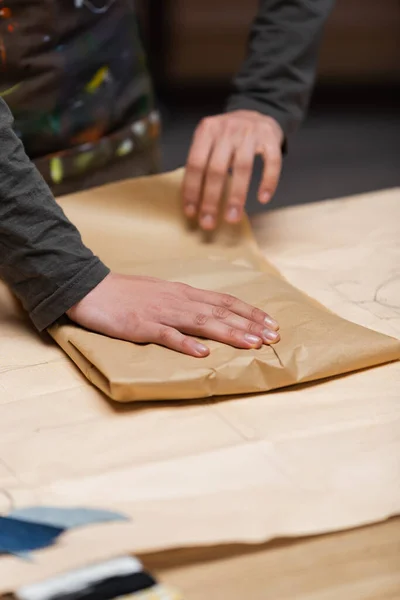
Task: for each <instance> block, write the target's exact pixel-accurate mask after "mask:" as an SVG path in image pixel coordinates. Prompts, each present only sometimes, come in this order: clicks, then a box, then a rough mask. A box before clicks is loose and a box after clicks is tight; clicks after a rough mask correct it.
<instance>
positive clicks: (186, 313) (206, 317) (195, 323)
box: [162, 302, 279, 344]
mask: <svg viewBox="0 0 400 600" xmlns="http://www.w3.org/2000/svg"><path fill="white" fill-rule="evenodd" d="M215 320H217V321H220V322H221V323H222V324H224V325H226V326H227V327H230V328H233V329H236V330H238V331H240V332H243V334H246V333H247V334H250V337H249V338H245V339H246V341H248V342H250V343H251V344H254V343H258V339H254V338H259V339H261V340H262V341H263V343H265V344H273V343H274V342H277V341H278V339H279V334H278V333H277V332H276V331H274V330H272V329H270V328H268V326H267V325H266V324H265V323H264V322H261V323H256V322H255V321H250V320H249V319H246V318H245V317H241V316H240V315H237V314H235V313H233V312H231V311H230V310H229V309H228V308H225V307H223V306H213V305H211V304H203V303H201V302H188V303H186V304H183V305H182V307H181V309H180V310H179V311H177V310H171V311H169V312H166V313H164V314H163V320H162V322H163V324H164V325H170V326H173V327H176V328H177V329H179V331H185V332H186V333H191V334H193V335H199V325H202V326H205V325H206V322H207V321H208V322H209V327H212V326H213V321H215ZM219 330H220V331H222V330H221V329H219Z"/></svg>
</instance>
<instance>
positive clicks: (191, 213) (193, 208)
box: [185, 204, 196, 217]
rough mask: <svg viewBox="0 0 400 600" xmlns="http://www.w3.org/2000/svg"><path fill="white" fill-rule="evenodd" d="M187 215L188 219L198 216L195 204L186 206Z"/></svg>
mask: <svg viewBox="0 0 400 600" xmlns="http://www.w3.org/2000/svg"><path fill="white" fill-rule="evenodd" d="M185 215H186V216H187V217H194V216H195V215H196V206H195V205H194V204H186V206H185Z"/></svg>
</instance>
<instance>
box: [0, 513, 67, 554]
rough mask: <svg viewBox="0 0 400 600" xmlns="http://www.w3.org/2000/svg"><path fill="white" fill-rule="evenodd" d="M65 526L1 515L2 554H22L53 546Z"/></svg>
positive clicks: (0, 545)
mask: <svg viewBox="0 0 400 600" xmlns="http://www.w3.org/2000/svg"><path fill="white" fill-rule="evenodd" d="M63 531H64V528H62V527H54V526H52V525H45V524H42V523H31V522H29V521H23V520H21V519H15V518H12V517H0V554H1V553H7V554H20V553H23V554H24V553H28V552H31V551H33V550H40V549H42V548H46V547H47V546H51V545H52V544H53V543H54V542H55V540H56V539H57V538H58V537H59V536H60V535H61V534H62V533H63Z"/></svg>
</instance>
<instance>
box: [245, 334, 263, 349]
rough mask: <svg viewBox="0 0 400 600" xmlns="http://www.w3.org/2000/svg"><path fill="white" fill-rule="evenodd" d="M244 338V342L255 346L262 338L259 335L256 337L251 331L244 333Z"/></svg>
mask: <svg viewBox="0 0 400 600" xmlns="http://www.w3.org/2000/svg"><path fill="white" fill-rule="evenodd" d="M244 339H245V340H246V342H249V343H250V344H254V345H255V346H256V345H259V344H261V342H262V340H261V339H260V338H259V337H257V336H256V335H251V333H245V336H244Z"/></svg>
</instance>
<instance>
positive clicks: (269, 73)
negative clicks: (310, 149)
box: [227, 0, 334, 137]
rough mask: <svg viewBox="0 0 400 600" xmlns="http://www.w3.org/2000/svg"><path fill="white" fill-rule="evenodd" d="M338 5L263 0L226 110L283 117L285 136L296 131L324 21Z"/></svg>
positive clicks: (304, 0) (325, 0)
mask: <svg viewBox="0 0 400 600" xmlns="http://www.w3.org/2000/svg"><path fill="white" fill-rule="evenodd" d="M333 4H334V0H290V1H288V2H285V1H284V0H260V2H259V9H258V13H257V16H256V18H255V20H254V23H253V26H252V29H251V32H250V38H249V43H248V52H247V57H246V59H245V61H244V64H243V66H242V68H241V70H240V71H239V73H238V75H237V77H236V78H235V79H234V82H233V93H232V95H231V96H230V98H229V100H228V104H227V110H238V109H247V110H256V111H258V112H261V113H263V114H266V115H269V116H271V117H273V118H274V119H275V120H276V121H278V123H279V124H280V126H281V127H282V129H283V132H284V134H285V136H286V137H287V136H289V135H290V134H291V133H293V132H294V131H295V130H296V129H297V127H298V126H299V124H300V123H301V121H302V119H303V118H304V115H305V112H306V110H307V107H308V102H309V98H310V94H311V91H312V87H313V84H314V79H315V73H316V67H317V61H318V50H319V45H320V41H321V34H322V30H323V25H324V23H325V21H326V19H327V18H328V16H329V13H330V11H331V9H332V7H333Z"/></svg>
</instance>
